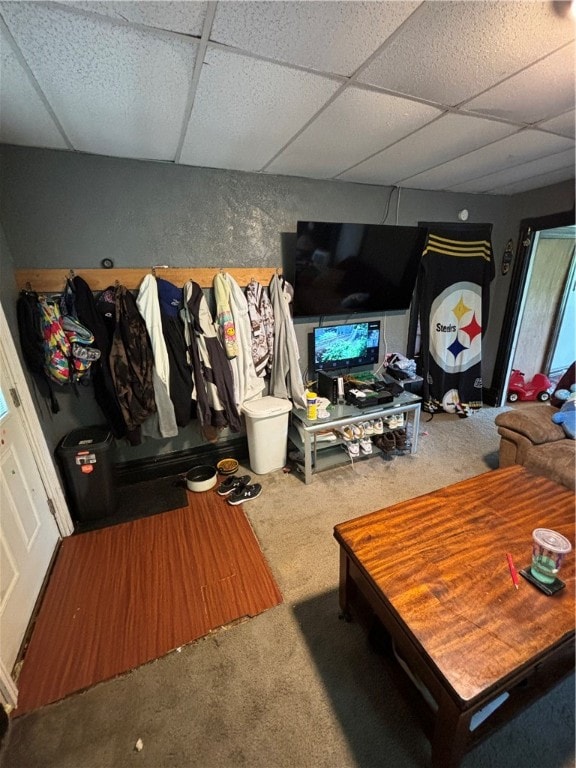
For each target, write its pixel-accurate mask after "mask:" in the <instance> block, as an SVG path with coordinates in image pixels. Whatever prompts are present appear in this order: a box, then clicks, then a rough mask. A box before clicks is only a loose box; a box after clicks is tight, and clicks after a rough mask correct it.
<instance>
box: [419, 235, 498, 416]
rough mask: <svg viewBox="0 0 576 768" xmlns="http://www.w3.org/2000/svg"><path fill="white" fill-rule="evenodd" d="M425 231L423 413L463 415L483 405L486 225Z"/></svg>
mask: <svg viewBox="0 0 576 768" xmlns="http://www.w3.org/2000/svg"><path fill="white" fill-rule="evenodd" d="M420 226H425V227H426V228H427V229H428V236H427V239H426V245H425V248H424V252H423V255H422V261H421V264H420V272H419V276H418V284H417V292H416V300H417V313H418V314H417V316H418V320H419V325H420V355H419V366H420V369H421V375H422V378H423V380H424V381H423V406H422V407H423V409H424V410H425V411H428V412H430V413H435V412H437V411H445V412H447V413H457V414H458V415H459V416H466V415H467V412H468V410H469V409H477V408H481V407H482V337H483V335H484V332H485V329H486V325H487V322H488V311H489V302H490V282H491V281H492V279H493V278H494V257H493V253H492V243H491V230H492V227H491V225H490V224H478V225H450V224H447V225H444V224H421V225H420Z"/></svg>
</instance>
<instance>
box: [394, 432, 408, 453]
mask: <svg viewBox="0 0 576 768" xmlns="http://www.w3.org/2000/svg"><path fill="white" fill-rule="evenodd" d="M394 443H395V444H396V448H397V449H398V450H399V451H405V450H406V449H407V448H408V447H409V446H408V435H407V434H406V430H405V429H395V430H394Z"/></svg>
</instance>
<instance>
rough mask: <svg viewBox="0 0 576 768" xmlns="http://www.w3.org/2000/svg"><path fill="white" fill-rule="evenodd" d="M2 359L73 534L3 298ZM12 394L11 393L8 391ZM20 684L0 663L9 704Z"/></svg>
mask: <svg viewBox="0 0 576 768" xmlns="http://www.w3.org/2000/svg"><path fill="white" fill-rule="evenodd" d="M0 363H1V364H2V365H4V366H5V371H6V376H7V378H8V379H9V381H10V382H11V383H12V384H13V385H14V387H15V389H16V391H17V394H18V397H19V399H20V404H21V408H20V416H21V419H22V425H23V427H24V432H25V434H26V439H27V441H28V445H29V446H30V450H31V452H32V456H33V458H34V461H35V462H36V466H37V467H38V471H39V473H40V477H41V479H42V484H43V486H44V490H45V492H46V496H47V498H48V499H50V500H51V501H52V509H53V513H54V519H55V520H56V525H57V527H58V531H59V533H60V536H62V537H64V536H69V535H70V534H71V533H73V532H74V525H73V522H72V517H71V516H70V511H69V509H68V505H67V504H66V499H65V497H64V491H63V490H62V485H61V483H60V479H59V477H58V473H57V472H56V467H55V466H54V462H53V460H52V456H51V454H50V450H49V449H48V444H47V443H46V440H45V439H44V435H43V432H42V426H41V424H40V420H39V418H38V414H37V413H36V409H35V407H34V402H33V400H32V396H31V394H30V390H29V388H28V383H27V381H26V378H25V376H24V371H23V370H22V365H21V363H20V358H19V357H18V353H17V351H16V346H15V344H14V340H13V338H12V330H11V328H10V326H9V325H8V321H7V319H6V314H5V312H4V307H3V306H2V302H0ZM6 396H9V393H6ZM17 690H18V689H17V686H16V685H15V683H14V681H13V680H12V677H11V674H10V670H7V669H6V668H5V667H4V665H2V664H0V697H1V698H2V699H3V700H4V701H5V702H6V704H10V703H11V702H12V703H15V701H16V695H17Z"/></svg>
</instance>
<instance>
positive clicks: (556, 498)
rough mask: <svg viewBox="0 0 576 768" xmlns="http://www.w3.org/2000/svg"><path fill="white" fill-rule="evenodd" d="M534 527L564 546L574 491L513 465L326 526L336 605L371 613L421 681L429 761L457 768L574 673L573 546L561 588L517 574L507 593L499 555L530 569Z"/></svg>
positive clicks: (364, 616) (418, 701) (367, 616)
mask: <svg viewBox="0 0 576 768" xmlns="http://www.w3.org/2000/svg"><path fill="white" fill-rule="evenodd" d="M538 527H545V528H553V529H554V530H556V531H559V532H560V533H562V534H563V535H564V536H566V537H567V538H568V539H569V540H570V541H571V543H572V546H573V547H574V527H575V526H574V494H573V493H572V492H570V491H569V490H567V489H566V488H564V487H562V486H560V485H556V484H555V483H553V482H551V481H550V480H547V479H546V478H544V477H539V476H536V475H532V474H530V473H529V472H528V471H527V470H525V469H524V468H523V467H519V466H514V467H509V468H507V469H501V470H496V471H493V472H488V473H486V474H483V475H479V476H478V477H473V478H471V479H470V480H465V481H463V482H460V483H456V484H454V485H450V486H448V487H446V488H442V489H440V490H439V491H436V492H434V493H429V494H426V495H425V496H420V497H418V498H415V499H411V500H410V501H407V502H403V503H401V504H396V505H394V506H392V507H388V508H387V509H382V510H380V511H378V512H374V513H372V514H369V515H364V516H363V517H359V518H356V519H355V520H350V521H347V522H344V523H341V524H339V525H337V526H336V527H335V529H334V536H335V538H336V540H337V541H338V542H339V544H340V605H341V608H342V611H343V612H344V615H345V616H348V615H355V616H356V617H358V618H359V619H361V620H362V621H363V622H364V623H365V624H369V622H370V621H372V622H374V617H376V618H377V619H378V620H379V622H380V624H381V625H383V626H384V628H385V630H386V636H387V637H388V638H391V640H392V644H391V645H392V648H393V650H394V656H395V658H396V660H398V657H400V665H403V666H404V667H405V668H406V667H407V668H408V669H409V670H410V672H411V676H412V678H413V680H414V679H415V680H416V682H417V683H418V684H419V685H420V687H421V689H422V688H423V690H424V693H425V696H421V695H420V693H418V692H417V690H416V688H414V687H413V686H412V683H410V688H411V689H413V691H414V693H413V697H412V698H413V699H414V702H415V705H416V706H417V709H418V710H419V712H420V714H421V715H422V718H423V725H424V726H425V730H426V732H427V734H428V736H429V738H430V740H431V743H432V766H433V768H454V766H457V765H458V764H459V762H460V759H461V757H462V755H463V754H464V753H465V752H466V751H467V750H468V749H470V748H471V746H472V745H473V744H474V743H476V742H477V741H479V740H480V739H482V738H485V737H486V736H487V735H489V733H491V732H492V731H493V730H495V729H496V728H497V727H499V726H501V725H503V724H504V723H505V722H506V721H507V720H509V719H510V717H511V716H512V715H513V714H514V713H516V712H518V711H519V710H520V709H522V708H524V707H526V706H527V705H528V704H530V703H531V702H532V701H534V700H535V699H537V698H538V697H540V696H542V695H543V694H545V693H546V692H548V691H549V690H550V689H551V688H553V687H554V686H555V685H556V684H557V683H558V682H560V680H562V678H564V677H565V676H567V675H568V674H569V673H570V672H571V671H572V670H573V669H574V609H575V600H574V550H573V551H572V552H571V553H570V554H569V555H568V556H567V558H566V560H565V562H564V564H563V566H562V570H561V572H560V576H561V578H562V580H563V581H565V582H566V588H565V589H563V590H562V591H561V592H558V593H557V594H555V595H554V596H552V597H548V596H546V595H544V594H543V593H542V592H540V591H539V590H538V589H536V588H535V587H534V586H532V584H530V583H528V582H527V581H525V580H524V579H523V578H522V577H521V576H520V577H519V579H520V582H519V586H518V589H516V588H515V587H514V585H513V583H512V579H511V576H510V572H509V570H508V563H507V560H506V553H507V552H509V553H511V555H512V557H513V559H514V561H515V563H516V567H517V568H518V570H520V569H521V568H523V567H525V566H527V565H528V564H529V562H530V558H531V534H532V530H533V529H534V528H538ZM399 668H400V666H398V669H399ZM401 677H402V678H403V679H404V684H405V681H406V680H408V678H407V677H406V675H405V674H404V672H402V673H401ZM426 697H427V698H428V702H427V701H426ZM504 698H505V700H504V701H503V703H501V704H500V705H499V706H498V707H497V708H496V709H495V710H494V711H493V712H492V714H490V715H489V716H488V717H487V718H486V719H485V720H484V721H483V722H482V723H481V724H480V725H477V722H478V721H479V720H481V719H482V715H485V714H486V712H487V711H488V710H487V709H486V707H487V705H494V704H495V703H497V702H498V701H500V700H501V699H504Z"/></svg>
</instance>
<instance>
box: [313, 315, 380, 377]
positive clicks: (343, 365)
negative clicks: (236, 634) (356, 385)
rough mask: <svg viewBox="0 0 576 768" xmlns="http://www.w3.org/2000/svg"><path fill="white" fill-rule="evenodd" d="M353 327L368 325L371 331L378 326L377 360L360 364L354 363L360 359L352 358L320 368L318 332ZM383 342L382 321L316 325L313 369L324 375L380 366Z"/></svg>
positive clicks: (314, 329) (364, 361)
mask: <svg viewBox="0 0 576 768" xmlns="http://www.w3.org/2000/svg"><path fill="white" fill-rule="evenodd" d="M348 325H350V326H352V325H367V326H368V330H370V326H376V327H377V329H378V344H377V345H376V347H375V349H376V359H375V360H362V361H360V362H353V361H358V360H359V358H358V357H355V358H350V359H346V360H344V359H342V360H337V361H335V362H334V364H330V365H328V366H320V367H319V366H318V365H317V364H316V332H317V331H320V330H326V329H328V328H340V327H343V326H348ZM381 340H382V324H381V322H380V320H352V321H351V322H342V323H330V324H328V325H316V326H315V327H314V328H313V329H312V333H311V362H312V367H313V370H314V372H315V373H317V372H318V371H322V372H323V373H326V372H330V371H342V370H349V369H351V368H363V367H365V366H371V365H378V362H379V360H380V342H381Z"/></svg>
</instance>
